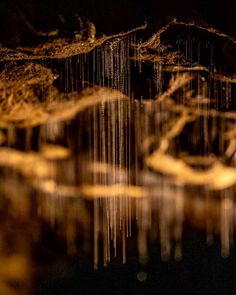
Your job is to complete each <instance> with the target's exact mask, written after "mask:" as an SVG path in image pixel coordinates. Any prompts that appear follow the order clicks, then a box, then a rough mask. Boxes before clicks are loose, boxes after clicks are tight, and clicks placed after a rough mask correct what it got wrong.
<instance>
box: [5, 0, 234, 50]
mask: <svg viewBox="0 0 236 295" xmlns="http://www.w3.org/2000/svg"><path fill="white" fill-rule="evenodd" d="M235 7H236V1H235V0H198V1H196V0H146V1H144V0H100V1H97V0H85V1H82V0H40V1H39V0H24V1H22V0H0V40H1V42H2V43H3V42H6V43H9V44H13V45H15V44H16V45H17V44H19V43H21V42H23V41H29V40H30V39H31V36H30V35H31V33H30V31H29V29H28V28H27V26H26V25H25V23H24V20H23V18H25V19H27V20H28V21H29V22H30V23H32V24H33V25H34V26H35V27H36V28H37V29H40V30H44V31H47V30H51V29H55V28H59V27H60V26H61V25H62V24H61V21H60V19H59V15H61V16H62V17H63V18H64V19H65V23H66V26H68V27H70V28H73V27H76V24H75V21H74V16H75V14H78V15H81V16H84V17H87V18H88V19H89V20H90V21H93V22H94V23H95V24H96V26H97V31H98V33H105V34H112V33H115V32H120V31H124V30H128V29H130V28H132V27H135V26H138V25H141V24H143V23H144V21H147V22H148V24H149V30H150V31H153V32H154V31H155V30H157V28H159V27H160V26H162V25H164V24H166V23H167V22H169V21H170V20H171V19H172V18H173V17H177V18H179V19H183V20H196V21H198V22H200V23H203V24H204V23H206V24H208V25H210V26H214V27H216V28H218V29H221V30H223V31H225V32H227V33H228V34H230V35H236V9H235ZM64 26H65V24H64Z"/></svg>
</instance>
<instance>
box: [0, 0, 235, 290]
mask: <svg viewBox="0 0 236 295" xmlns="http://www.w3.org/2000/svg"><path fill="white" fill-rule="evenodd" d="M235 7H236V1H235V0H199V1H195V0H178V1H177V0H146V1H144V0H116V1H115V0H101V1H95V0H85V1H81V0H66V1H65V0H41V1H40V0H38V1H37V0H18V1H17V0H0V42H1V43H3V44H7V45H11V46H15V45H19V44H22V43H27V42H29V43H30V40H32V38H33V32H32V31H30V30H29V28H28V27H27V26H26V25H25V20H27V21H29V22H30V23H31V24H32V25H33V26H34V27H35V28H37V29H39V30H41V31H49V30H52V29H56V28H60V26H68V29H72V30H73V29H76V21H75V17H74V16H75V14H78V15H81V16H84V17H87V18H88V19H89V20H90V21H92V22H94V23H95V24H96V27H97V32H98V34H99V33H105V34H112V33H117V32H120V31H125V30H129V29H131V28H134V27H136V26H138V25H141V24H143V23H144V22H145V21H147V22H148V25H149V31H150V32H155V31H156V30H157V29H158V28H160V27H161V26H163V25H165V24H166V23H168V22H169V21H170V20H171V19H173V17H177V18H179V19H182V20H186V21H192V20H195V21H197V22H199V23H201V24H208V25H210V26H213V27H215V28H217V29H220V30H222V31H224V32H226V33H228V34H229V35H232V36H236V9H235ZM59 15H61V16H62V17H63V18H64V19H65V24H62V23H61V21H60V18H59ZM183 248H184V249H183V252H184V259H183V261H182V262H174V261H173V260H171V261H170V262H168V263H166V262H162V261H161V260H160V251H159V249H154V250H153V252H151V256H150V261H149V263H148V264H147V265H146V266H142V265H140V264H139V263H138V260H137V259H135V258H134V259H133V258H132V257H131V258H130V259H128V263H127V265H125V266H122V265H121V264H119V263H117V264H116V263H112V264H111V266H109V267H108V268H102V267H101V268H100V270H99V271H96V272H94V271H93V268H92V262H91V263H88V265H87V264H82V265H81V264H80V261H76V260H75V261H73V262H68V263H67V264H66V267H67V269H66V268H65V269H64V270H63V275H60V276H57V275H53V276H51V277H46V278H44V279H42V280H41V281H40V282H38V283H37V286H36V289H37V291H35V293H36V294H39V295H52V294H55V295H56V294H57V295H60V294H63V295H74V294H96V295H97V294H98V295H99V294H108V295H109V294H116V295H118V294H166V295H168V294H186V295H192V294H222V295H226V294H236V253H235V251H233V253H232V254H231V256H230V257H229V258H228V259H223V258H221V255H220V243H219V241H218V243H217V242H216V243H215V244H214V246H211V247H207V246H206V241H205V232H196V231H195V232H194V230H192V231H191V232H190V233H189V232H188V234H185V236H184V239H183ZM140 271H145V272H146V273H147V280H146V281H145V282H139V281H138V280H137V274H138V272H140Z"/></svg>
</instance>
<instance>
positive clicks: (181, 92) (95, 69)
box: [0, 21, 236, 295]
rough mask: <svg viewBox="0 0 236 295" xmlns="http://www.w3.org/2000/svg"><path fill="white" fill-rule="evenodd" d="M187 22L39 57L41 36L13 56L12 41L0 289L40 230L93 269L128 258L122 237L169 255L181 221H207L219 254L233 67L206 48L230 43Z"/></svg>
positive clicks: (231, 206) (23, 282) (176, 248)
mask: <svg viewBox="0 0 236 295" xmlns="http://www.w3.org/2000/svg"><path fill="white" fill-rule="evenodd" d="M178 26H180V28H181V32H182V33H181V34H180V32H179V33H178V34H180V35H178V34H177V35H176V36H178V38H177V40H176V37H175V40H174V41H176V42H173V32H172V33H171V29H172V27H174V28H175V29H174V30H177V31H178ZM183 28H184V30H186V32H185V33H183V32H184V30H183ZM192 28H193V25H191V24H188V25H187V24H183V23H177V22H176V21H174V22H172V23H171V24H170V25H168V26H166V27H165V28H163V29H162V30H160V31H159V32H158V33H157V34H156V35H154V36H153V37H151V39H149V40H148V41H146V42H142V41H141V39H140V38H139V35H138V32H136V31H131V32H129V33H127V34H120V35H117V36H113V37H111V38H105V37H104V38H103V40H102V42H101V40H98V44H96V40H95V41H94V40H93V42H92V44H90V43H89V42H91V40H90V41H89V40H88V41H84V42H85V43H86V42H88V43H86V44H85V45H86V46H87V47H84V48H87V51H86V50H85V49H83V51H82V52H77V51H76V53H75V52H74V51H73V50H74V47H73V46H74V44H73V46H72V47H73V48H70V47H69V48H68V47H66V48H67V51H65V52H66V53H67V55H66V56H67V57H66V59H64V56H59V57H58V56H56V57H55V56H54V58H55V60H54V61H52V60H51V61H50V63H49V62H47V58H49V56H48V55H47V56H44V58H45V60H46V61H45V60H44V61H43V62H42V61H41V60H40V56H39V52H40V50H39V48H38V49H37V50H35V51H32V55H29V56H24V60H23V61H21V63H20V65H19V64H17V62H16V60H18V59H19V51H18V53H17V56H16V53H14V52H10V53H9V55H8V57H7V58H6V60H5V61H4V62H5V66H4V67H3V70H2V71H1V74H0V93H1V100H0V102H1V104H0V114H1V118H0V128H1V130H0V144H1V148H0V166H1V185H0V194H1V198H0V210H1V229H2V230H1V235H0V247H1V254H0V255H1V256H2V258H1V263H2V264H3V265H5V268H4V272H2V271H1V270H2V269H3V268H2V267H0V289H1V290H4V292H3V293H4V294H6V295H7V294H18V293H19V292H20V290H22V294H26V292H27V291H25V290H30V289H31V286H30V285H29V284H28V283H27V282H29V281H30V278H31V277H33V276H34V275H35V274H34V273H32V269H33V264H34V263H35V262H34V259H33V253H32V252H33V249H34V245H35V244H37V243H40V241H42V247H43V245H47V240H45V238H44V235H45V232H47V231H51V232H53V233H56V236H57V237H60V239H61V240H62V241H64V243H65V244H66V249H67V253H68V254H69V255H73V254H75V253H77V251H82V252H83V253H85V256H86V255H89V254H90V255H91V253H92V252H93V261H94V267H95V268H97V267H98V266H99V265H101V264H103V265H107V264H108V263H109V262H110V260H111V259H112V258H113V257H116V256H118V257H119V256H121V257H122V261H123V263H125V262H126V256H127V254H126V253H127V249H128V248H129V247H130V245H129V243H131V237H132V243H135V245H137V252H138V254H139V259H140V262H141V263H145V262H147V260H148V252H149V246H150V243H154V242H156V243H157V242H158V243H160V245H161V256H162V259H163V260H166V259H169V258H170V257H171V258H172V257H173V258H174V259H176V260H180V259H181V258H182V255H183V254H184V253H183V254H182V247H181V242H182V232H183V225H184V224H185V223H191V224H192V225H194V226H196V227H198V228H201V229H204V230H206V241H207V243H209V244H210V243H212V242H213V240H214V237H219V236H220V239H221V252H222V253H221V254H222V256H224V257H226V256H228V255H229V253H230V249H231V247H232V246H233V236H234V227H235V202H234V193H235V185H236V168H235V161H236V156H235V155H236V154H235V151H236V143H235V142H236V139H235V134H236V133H235V120H236V113H235V112H234V110H235V105H234V101H233V99H234V93H235V78H234V77H232V76H226V75H223V74H222V75H221V74H219V73H218V72H217V71H219V67H218V68H217V61H216V64H215V61H214V62H213V60H214V54H213V51H214V50H217V47H215V46H216V45H215V43H217V44H220V42H231V43H232V44H233V45H232V46H234V43H235V41H234V40H231V39H229V38H228V37H227V36H225V35H223V34H220V33H219V32H216V31H214V30H212V29H205V28H201V27H194V30H193V32H192V34H193V35H194V34H195V35H196V31H197V36H199V37H198V38H199V39H198V40H197V39H196V36H195V35H194V37H191V35H190V33H191V31H189V30H191V29H192ZM142 29H143V27H142ZM169 30H170V31H169ZM168 32H169V33H168ZM174 33H175V34H176V31H174ZM168 34H169V35H168ZM184 34H185V35H184ZM186 35H187V37H188V38H187V37H186ZM206 36H207V40H208V41H207V42H205V41H204V38H206ZM162 38H163V39H164V40H162ZM168 38H170V41H169V44H168V43H167V41H166V40H168ZM202 39H203V42H202V43H200V40H202ZM209 40H210V41H209ZM216 40H217V41H216ZM164 41H165V42H164ZM204 42H205V43H204ZM63 44H64V43H63ZM196 44H197V45H198V47H195V46H196ZM203 44H205V45H204V46H205V47H204V46H203ZM64 45H65V44H64ZM64 45H63V46H64ZM77 45H78V44H77ZM90 45H91V46H90ZM45 46H46V45H45ZM81 46H82V45H81ZM83 46H84V45H83ZM203 47H204V48H203ZM63 48H64V47H63ZM196 48H198V50H196ZM41 49H42V48H41ZM2 50H3V51H4V50H5V51H6V49H2ZM5 51H4V52H5ZM202 51H203V52H204V54H208V53H209V56H208V58H207V59H206V55H205V56H204V58H203V59H201V52H202ZM36 53H37V56H34V55H35V54H36ZM40 54H41V53H40ZM48 54H50V51H49V53H48ZM34 59H35V60H36V61H37V63H36V61H34V62H32V60H34ZM12 60H14V61H12ZM30 60H31V61H30ZM218 62H219V61H218ZM49 64H50V66H51V68H52V69H49V67H50V66H49ZM54 71H57V73H59V74H58V75H59V78H58V76H57V75H55V74H54ZM59 80H60V81H59ZM58 84H59V86H58ZM94 85H96V86H94ZM9 245H10V246H9ZM58 247H59V246H58ZM86 253H87V254H86ZM39 264H40V263H39ZM39 264H37V268H40V267H39ZM146 277H147V275H146V273H138V280H140V281H143V280H146ZM17 290H18V291H19V292H18V291H17ZM17 292H18V293H17Z"/></svg>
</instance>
